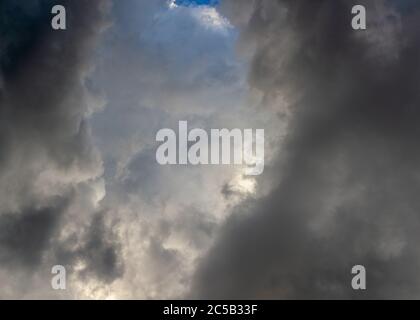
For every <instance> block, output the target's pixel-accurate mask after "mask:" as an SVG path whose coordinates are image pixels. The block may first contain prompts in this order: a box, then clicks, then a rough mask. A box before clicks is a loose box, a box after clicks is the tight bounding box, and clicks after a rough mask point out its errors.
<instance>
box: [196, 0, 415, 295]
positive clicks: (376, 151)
mask: <svg viewBox="0 0 420 320" xmlns="http://www.w3.org/2000/svg"><path fill="white" fill-rule="evenodd" d="M358 3H359V4H363V5H365V6H366V9H367V12H368V30H367V31H362V32H356V31H354V30H353V29H352V28H351V25H350V21H351V14H350V13H351V8H352V6H353V5H354V3H353V2H352V1H344V0H340V1H329V0H317V1H300V0H293V1H288V0H279V1H275V0H264V1H258V2H254V3H253V5H251V6H250V4H249V3H248V4H242V3H239V2H237V1H229V0H227V1H225V2H224V8H225V10H226V13H227V14H229V12H230V13H231V14H232V15H236V16H237V17H242V19H241V20H240V21H238V23H239V25H240V26H241V28H242V36H241V37H242V40H241V41H242V43H241V44H240V45H241V48H250V49H249V50H252V48H254V51H253V61H252V66H251V71H250V74H249V82H250V84H251V85H252V86H253V87H254V88H257V89H258V90H261V91H262V92H263V93H264V95H265V96H266V98H267V101H270V100H275V101H278V100H276V99H278V98H279V97H281V99H280V100H281V101H282V104H280V103H277V104H276V103H274V104H271V106H273V105H274V107H275V108H278V109H279V110H280V109H281V110H283V109H285V108H286V109H287V110H288V111H289V112H290V114H291V118H290V119H291V120H290V122H289V124H288V132H287V136H286V139H285V142H284V145H283V147H282V149H281V151H280V152H279V155H278V157H277V161H276V162H275V164H273V165H272V166H271V168H270V169H266V172H265V173H264V175H270V176H273V175H274V176H275V177H277V181H278V186H277V187H276V188H274V190H273V191H272V192H271V193H270V194H269V195H268V196H267V197H265V198H264V199H261V200H257V201H253V200H249V201H246V202H244V203H242V204H240V205H239V206H237V207H236V208H235V210H234V214H233V215H232V216H231V217H230V218H229V219H228V222H227V223H226V226H225V227H224V228H223V231H222V236H221V237H220V239H218V240H217V243H216V245H215V246H214V248H213V249H212V250H211V251H210V253H209V254H208V255H207V257H206V258H204V259H203V261H202V262H201V266H200V267H199V269H198V271H197V272H196V277H195V285H194V288H193V290H192V296H194V297H200V298H247V299H248V298H268V299H277V298H286V299H293V298H297V299H303V298H316V299H319V298H321V299H324V298H354V299H359V298H360V299H363V298H418V297H419V296H420V283H419V281H418V280H416V279H418V276H417V275H418V270H419V267H420V265H419V262H420V255H419V253H418V243H419V241H420V238H419V233H418V228H419V226H420V211H419V209H420V208H419V207H420V202H419V200H418V193H419V191H420V180H419V169H420V167H419V163H420V162H419V160H420V152H419V148H418V141H419V138H420V131H419V128H420V126H419V123H420V109H419V105H420V104H419V103H420V90H419V80H420V60H419V56H420V36H419V33H418V30H419V29H418V28H419V14H420V12H419V8H418V6H417V5H415V4H414V3H411V4H409V3H408V2H407V3H406V4H405V5H406V6H410V10H407V7H406V6H404V7H403V6H402V5H401V3H400V1H384V2H380V3H379V2H378V1H359V2H358ZM232 8H233V9H234V10H235V11H234V12H232V11H231V10H232ZM238 10H239V13H238ZM241 12H242V13H241ZM244 19H245V20H244ZM264 175H263V177H261V179H264ZM357 264H361V265H364V266H365V267H366V269H367V288H368V289H367V290H366V291H364V292H360V291H354V290H353V289H352V288H351V277H352V275H351V268H352V266H354V265H357Z"/></svg>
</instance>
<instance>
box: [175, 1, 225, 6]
mask: <svg viewBox="0 0 420 320" xmlns="http://www.w3.org/2000/svg"><path fill="white" fill-rule="evenodd" d="M176 4H177V5H180V6H191V5H196V6H202V5H207V6H216V5H218V4H219V0H177V1H176Z"/></svg>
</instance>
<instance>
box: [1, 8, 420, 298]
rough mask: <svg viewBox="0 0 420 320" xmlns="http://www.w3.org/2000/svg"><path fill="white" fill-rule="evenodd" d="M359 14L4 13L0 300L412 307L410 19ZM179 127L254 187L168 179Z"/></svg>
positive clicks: (414, 207) (418, 285)
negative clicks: (239, 161)
mask: <svg viewBox="0 0 420 320" xmlns="http://www.w3.org/2000/svg"><path fill="white" fill-rule="evenodd" d="M359 3H360V4H362V5H364V6H366V9H367V12H368V21H367V22H368V24H367V25H368V29H367V30H365V31H355V30H353V29H352V28H351V23H350V19H351V8H352V5H353V2H352V1H350V0H320V1H308V0H307V1H305V0H294V1H289V0H278V1H275V0H262V1H255V0H249V1H236V0H220V1H166V0H156V1H149V0H125V1H117V0H115V1H114V0H78V1H69V0H67V1H66V0H63V1H62V4H63V5H64V6H65V8H66V12H67V30H64V31H63V30H53V29H52V28H51V26H50V22H51V18H52V15H51V14H50V11H51V7H52V6H53V5H54V4H55V1H52V0H28V1H21V2H16V1H14V0H4V1H2V2H0V283H1V288H0V299H10V298H15V299H166V298H176V299H182V298H194V299H195V298H203V299H210V298H211V299H372V298H380V299H382V298H383V299H401V298H410V299H413V298H419V297H420V282H419V277H418V270H419V267H420V254H419V252H418V242H419V241H420V238H419V232H418V228H419V227H420V214H419V209H420V202H419V200H418V192H420V180H419V172H420V171H419V169H420V168H419V163H420V161H419V160H420V153H419V151H418V138H419V134H420V133H419V130H418V128H419V123H420V111H419V108H418V106H419V102H420V95H419V92H420V91H419V90H418V84H419V83H420V81H419V80H420V63H419V62H420V61H419V59H418V57H419V54H420V37H419V33H418V30H419V21H420V19H419V15H420V7H419V6H418V4H417V3H416V2H415V1H408V0H407V1H397V0H389V1H376V0H375V1H371V0H370V1H368V0H361V1H359ZM184 120H187V121H188V124H189V127H191V128H193V127H194V128H203V129H205V130H210V129H212V128H231V129H232V128H239V129H246V128H254V129H257V128H258V129H264V130H265V170H264V172H263V174H261V175H260V176H246V175H245V169H246V168H244V167H243V166H233V165H220V166H213V165H204V166H188V165H187V166H180V165H174V166H161V165H159V164H158V163H157V161H156V149H157V147H158V144H157V142H156V139H155V138H156V133H157V132H158V131H159V130H160V129H162V128H173V129H174V130H177V127H178V123H179V121H184ZM359 264H360V265H363V266H365V268H366V270H367V275H368V276H367V277H368V289H367V290H364V291H355V290H353V288H352V287H351V278H352V274H351V268H352V266H354V265H359ZM54 265H62V266H64V267H65V268H66V275H67V281H66V283H67V288H66V290H54V289H53V288H52V287H51V278H52V274H51V268H52V266H54Z"/></svg>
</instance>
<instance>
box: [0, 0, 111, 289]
mask: <svg viewBox="0 0 420 320" xmlns="http://www.w3.org/2000/svg"><path fill="white" fill-rule="evenodd" d="M54 4H55V3H54V2H53V1H48V0H45V1H42V0H39V1H37V0H34V1H25V2H19V3H16V1H2V3H1V4H0V12H1V15H2V17H3V18H2V19H0V20H1V22H0V30H1V33H0V38H1V40H0V42H1V48H0V66H1V69H0V79H1V81H0V123H1V125H0V136H1V138H0V150H1V156H0V157H1V160H0V162H1V165H0V230H1V236H0V257H1V258H0V259H1V261H2V263H1V265H2V266H1V275H0V277H1V278H2V283H4V285H5V288H10V290H4V291H2V292H0V296H1V297H22V296H27V297H43V296H49V295H52V292H51V288H50V281H49V280H48V278H47V280H45V281H43V282H42V283H41V282H40V283H38V282H37V278H39V277H41V275H42V274H46V275H47V277H48V273H50V271H51V267H52V266H53V265H55V264H60V261H57V260H56V258H55V257H54V252H55V250H56V248H58V247H60V246H61V245H62V243H61V239H62V235H63V234H65V233H68V232H70V229H69V228H68V227H69V225H70V224H68V223H67V222H68V221H73V223H74V225H76V224H79V226H80V225H83V224H90V223H91V222H92V223H93V224H95V223H96V222H97V221H96V220H97V219H95V218H93V221H92V216H94V215H93V213H95V208H94V202H95V191H94V190H95V188H96V186H97V185H98V181H97V180H98V178H99V177H101V175H102V173H103V165H102V159H101V156H100V154H99V152H98V150H97V148H96V147H95V146H94V145H93V144H92V139H91V134H90V128H89V124H88V116H89V115H90V114H91V113H92V112H93V111H94V110H96V109H98V108H99V107H100V106H101V101H100V99H98V98H96V97H95V95H94V94H92V93H91V91H90V90H89V84H88V83H87V75H88V74H89V72H90V71H91V69H92V68H93V64H92V61H91V60H90V57H91V55H92V52H93V50H94V48H95V47H96V46H97V43H98V40H99V37H100V34H101V32H102V31H103V30H105V28H106V27H107V26H108V24H109V22H108V19H107V11H108V8H109V5H110V2H108V1H64V2H63V5H65V7H66V9H67V12H68V17H67V23H68V24H69V26H70V28H69V29H68V30H66V31H54V30H53V29H52V28H51V26H50V21H51V17H52V16H51V13H50V12H51V8H52V6H53V5H54ZM83 189H86V190H92V192H85V193H84V194H83V193H82V191H81V190H83ZM83 201H84V202H85V203H83ZM76 207H78V212H76V211H75V210H74V209H75V208H76ZM76 217H77V218H76ZM76 221H77V222H76ZM89 230H90V232H91V233H95V235H90V236H89V237H90V238H89V239H90V240H88V241H87V244H86V245H87V247H86V248H85V250H87V251H89V250H91V248H90V247H89V246H95V245H96V244H98V245H100V244H101V243H100V241H99V240H95V239H97V238H99V237H101V234H100V233H106V230H103V229H97V227H94V226H92V227H90V229H89ZM92 237H93V238H92ZM98 241H99V243H98ZM102 250H105V251H106V249H102ZM97 255H104V256H107V255H108V253H107V252H103V253H101V251H100V250H99V252H97ZM89 259H90V260H89V263H90V264H92V263H94V261H92V259H96V258H95V256H92V255H91V256H90V257H89ZM98 259H99V258H98ZM19 272H23V273H24V274H25V277H17V279H20V280H17V279H16V277H15V276H17V275H18V273H19ZM100 272H101V271H100ZM110 276H112V275H110ZM13 283H14V284H13ZM34 287H38V288H39V292H36V291H33V288H34ZM43 288H46V289H45V290H44V289H43ZM48 288H50V291H48Z"/></svg>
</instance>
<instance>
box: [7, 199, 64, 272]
mask: <svg viewBox="0 0 420 320" xmlns="http://www.w3.org/2000/svg"><path fill="white" fill-rule="evenodd" d="M70 199H71V198H70V197H69V198H57V199H54V200H52V201H51V203H50V204H49V206H48V207H43V208H33V207H30V208H28V209H27V210H23V212H20V213H2V215H0V261H1V264H2V265H6V266H9V267H16V266H17V267H24V268H27V269H28V270H31V269H35V268H36V267H37V266H38V265H39V264H40V263H41V258H42V254H43V253H44V252H45V250H46V249H48V246H49V245H50V243H49V240H50V238H52V237H53V235H54V231H55V230H56V227H57V225H58V223H59V221H60V217H61V215H62V214H63V213H64V212H65V210H66V208H67V206H68V204H69V202H70Z"/></svg>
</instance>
